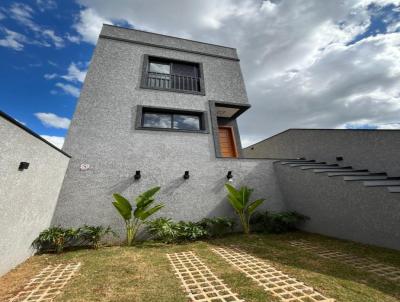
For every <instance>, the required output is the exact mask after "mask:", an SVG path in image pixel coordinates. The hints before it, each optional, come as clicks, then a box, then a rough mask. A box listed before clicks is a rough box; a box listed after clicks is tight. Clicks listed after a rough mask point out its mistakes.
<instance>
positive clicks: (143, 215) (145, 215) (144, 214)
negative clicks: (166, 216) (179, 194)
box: [137, 204, 164, 221]
mask: <svg viewBox="0 0 400 302" xmlns="http://www.w3.org/2000/svg"><path fill="white" fill-rule="evenodd" d="M163 207H164V205H163V204H158V205H156V206H155V207H153V208H151V209H150V210H147V211H144V212H142V213H140V216H139V217H137V218H139V219H140V220H142V221H144V220H146V219H147V218H148V217H149V216H151V215H153V214H154V213H155V212H157V211H159V210H160V209H162V208H163Z"/></svg>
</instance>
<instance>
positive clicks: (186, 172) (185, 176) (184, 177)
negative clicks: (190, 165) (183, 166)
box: [183, 171, 190, 179]
mask: <svg viewBox="0 0 400 302" xmlns="http://www.w3.org/2000/svg"><path fill="white" fill-rule="evenodd" d="M189 177H190V175H189V171H185V174H183V179H189Z"/></svg>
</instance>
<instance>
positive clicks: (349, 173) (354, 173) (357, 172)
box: [328, 170, 386, 177]
mask: <svg viewBox="0 0 400 302" xmlns="http://www.w3.org/2000/svg"><path fill="white" fill-rule="evenodd" d="M362 175H365V176H372V175H386V173H371V172H369V171H368V170H354V171H348V170H344V171H341V172H339V171H338V172H333V173H328V176H329V177H336V176H362Z"/></svg>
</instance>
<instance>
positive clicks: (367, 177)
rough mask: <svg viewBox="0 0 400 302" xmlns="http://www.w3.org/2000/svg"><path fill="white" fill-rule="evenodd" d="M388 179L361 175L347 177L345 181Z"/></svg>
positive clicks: (384, 176)
mask: <svg viewBox="0 0 400 302" xmlns="http://www.w3.org/2000/svg"><path fill="white" fill-rule="evenodd" d="M382 179H387V176H386V175H365V176H364V175H360V176H345V177H343V180H345V181H358V180H382Z"/></svg>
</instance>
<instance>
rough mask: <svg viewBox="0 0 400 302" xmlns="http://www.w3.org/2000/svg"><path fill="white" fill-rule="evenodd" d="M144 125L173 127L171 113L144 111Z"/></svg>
mask: <svg viewBox="0 0 400 302" xmlns="http://www.w3.org/2000/svg"><path fill="white" fill-rule="evenodd" d="M143 127H151V128H171V115H170V114H164V113H150V112H147V113H144V114H143Z"/></svg>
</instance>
